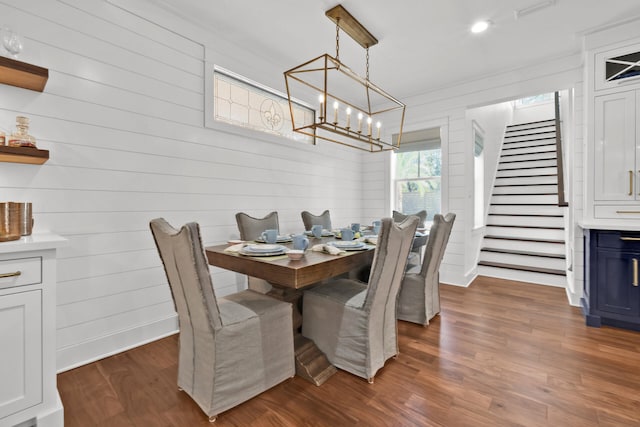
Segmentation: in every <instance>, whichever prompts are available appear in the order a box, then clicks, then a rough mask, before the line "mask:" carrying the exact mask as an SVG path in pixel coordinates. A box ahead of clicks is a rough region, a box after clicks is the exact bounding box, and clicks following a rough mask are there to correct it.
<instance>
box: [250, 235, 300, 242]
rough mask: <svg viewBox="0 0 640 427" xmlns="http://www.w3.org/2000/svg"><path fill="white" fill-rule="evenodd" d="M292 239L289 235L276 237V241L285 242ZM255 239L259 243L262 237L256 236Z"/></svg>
mask: <svg viewBox="0 0 640 427" xmlns="http://www.w3.org/2000/svg"><path fill="white" fill-rule="evenodd" d="M292 240H293V239H292V238H291V237H290V236H278V238H277V239H276V243H287V242H291V241H292ZM255 241H256V242H258V243H261V242H264V239H263V238H262V237H258V238H257V239H256V240H255Z"/></svg>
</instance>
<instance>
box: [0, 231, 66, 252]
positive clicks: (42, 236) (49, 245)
mask: <svg viewBox="0 0 640 427" xmlns="http://www.w3.org/2000/svg"><path fill="white" fill-rule="evenodd" d="M68 243H69V241H68V240H67V239H65V238H64V237H62V236H59V235H57V234H53V233H37V234H35V233H34V234H32V235H31V236H23V237H21V238H20V239H18V240H10V241H8V242H0V254H6V253H11V252H24V251H38V250H44V249H55V248H60V247H62V246H66V245H67V244H68Z"/></svg>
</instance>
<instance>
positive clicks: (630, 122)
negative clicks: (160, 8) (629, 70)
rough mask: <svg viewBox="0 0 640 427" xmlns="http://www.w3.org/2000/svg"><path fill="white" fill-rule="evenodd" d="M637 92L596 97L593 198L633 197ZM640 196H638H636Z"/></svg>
mask: <svg viewBox="0 0 640 427" xmlns="http://www.w3.org/2000/svg"><path fill="white" fill-rule="evenodd" d="M635 139H636V92H635V91H629V92H622V93H615V94H612V95H605V96H597V97H596V98H595V134H594V144H595V145H594V162H595V164H594V200H595V201H599V200H616V201H623V200H631V201H632V200H635V199H636V194H638V193H640V191H638V190H639V189H638V188H636V187H637V184H638V183H639V182H640V180H638V178H637V174H639V173H640V172H638V170H637V169H638V168H636V161H635V158H636V140H635ZM639 198H640V197H639Z"/></svg>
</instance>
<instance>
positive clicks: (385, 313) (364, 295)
mask: <svg viewBox="0 0 640 427" xmlns="http://www.w3.org/2000/svg"><path fill="white" fill-rule="evenodd" d="M417 225H418V219H417V218H415V217H411V218H408V219H407V220H405V221H404V222H402V223H400V224H396V223H395V222H394V221H393V220H392V219H391V218H384V219H383V220H382V227H381V229H380V234H379V235H378V242H377V245H376V248H375V253H374V257H373V264H372V267H371V275H370V277H369V282H368V283H364V282H361V281H359V280H355V279H346V278H340V279H335V280H331V281H329V282H328V283H326V284H324V285H322V286H317V287H315V288H313V289H311V290H306V291H304V295H303V304H302V307H303V309H302V318H303V320H302V335H304V336H305V337H307V338H310V339H311V340H313V341H314V342H315V344H316V345H317V346H318V348H319V349H320V350H321V351H323V352H324V353H325V355H326V356H327V359H329V361H330V362H331V363H332V364H333V365H335V366H336V367H337V368H340V369H343V370H345V371H347V372H350V373H352V374H354V375H357V376H359V377H362V378H365V379H367V380H368V381H369V382H370V383H373V378H374V376H375V374H376V372H377V371H378V370H379V369H380V368H382V367H383V366H384V363H385V362H386V361H387V359H389V358H390V357H393V356H395V355H397V354H398V338H397V330H396V328H397V324H396V300H397V298H396V297H397V295H398V289H399V287H400V282H401V280H402V276H403V274H404V269H405V264H406V262H407V255H408V253H409V249H410V248H411V242H412V240H413V236H414V234H415V232H416V227H417ZM345 256H348V255H345Z"/></svg>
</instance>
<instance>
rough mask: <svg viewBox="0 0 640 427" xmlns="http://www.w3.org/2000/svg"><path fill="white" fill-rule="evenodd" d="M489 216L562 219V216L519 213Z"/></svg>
mask: <svg viewBox="0 0 640 427" xmlns="http://www.w3.org/2000/svg"><path fill="white" fill-rule="evenodd" d="M489 215H495V216H535V217H548V218H562V217H563V215H562V214H558V215H552V214H521V213H489Z"/></svg>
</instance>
